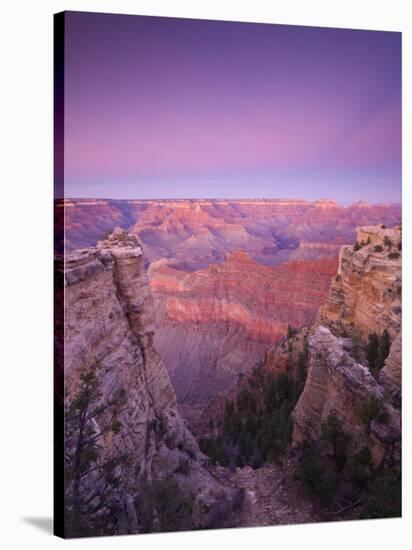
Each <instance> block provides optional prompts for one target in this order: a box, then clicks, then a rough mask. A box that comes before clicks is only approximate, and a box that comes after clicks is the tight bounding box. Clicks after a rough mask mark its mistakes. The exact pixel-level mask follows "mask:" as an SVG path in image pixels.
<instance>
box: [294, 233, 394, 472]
mask: <svg viewBox="0 0 412 550" xmlns="http://www.w3.org/2000/svg"><path fill="white" fill-rule="evenodd" d="M400 251H401V230H400V227H399V226H398V227H396V228H393V229H385V228H383V227H382V226H376V227H364V228H361V229H359V231H358V234H357V243H356V244H355V246H346V247H343V249H342V250H341V254H340V264H339V270H338V274H337V276H336V277H335V280H334V282H333V284H332V287H331V290H330V293H329V295H328V297H327V299H326V301H325V303H324V305H323V306H322V307H321V309H320V313H319V316H318V320H317V322H316V323H315V325H314V326H313V327H312V329H311V336H310V338H309V351H310V359H309V371H308V376H307V380H306V384H305V387H304V390H303V392H302V395H301V397H300V399H299V401H298V403H297V405H296V408H295V410H294V413H293V419H294V435H293V437H294V440H295V442H300V441H302V440H304V439H305V440H309V441H317V440H319V439H320V435H321V427H322V424H324V423H325V421H326V419H327V418H328V415H329V414H330V413H331V412H332V411H334V412H335V413H336V414H337V416H338V418H339V420H340V421H341V423H342V426H343V427H344V430H345V433H346V434H347V435H348V436H350V437H351V441H352V452H355V451H356V450H359V449H360V448H361V447H364V446H368V447H369V448H370V450H371V452H372V456H373V458H374V461H375V464H381V463H382V462H383V461H387V462H389V463H391V464H395V465H397V466H399V464H400V408H399V406H400V394H401V387H400V383H401V336H400V334H401V302H400V288H401V252H400ZM385 330H386V331H387V332H388V333H389V335H390V337H391V342H392V344H391V348H390V352H389V355H388V357H387V359H386V362H385V365H384V367H383V369H382V370H381V371H380V372H379V373H378V374H377V375H376V374H375V377H374V376H373V375H372V373H371V371H370V369H369V368H368V365H367V362H366V360H365V357H364V356H363V355H362V354H361V353H359V342H362V341H363V342H366V341H367V338H368V335H369V334H371V333H373V332H375V333H377V335H382V334H383V332H384V331H385ZM371 400H372V401H371ZM370 402H373V403H377V404H378V405H377V407H378V408H379V409H380V412H379V411H376V412H375V418H373V420H372V421H371V423H370V426H369V425H365V415H364V414H363V413H362V410H364V407H365V403H370Z"/></svg>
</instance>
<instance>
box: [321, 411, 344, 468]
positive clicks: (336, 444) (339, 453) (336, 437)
mask: <svg viewBox="0 0 412 550" xmlns="http://www.w3.org/2000/svg"><path fill="white" fill-rule="evenodd" d="M321 437H322V439H323V440H324V441H325V442H326V443H327V444H329V445H330V446H331V447H332V452H333V458H334V460H335V464H336V466H337V468H338V470H341V469H342V468H343V466H344V464H345V462H346V445H347V443H348V437H347V436H346V434H345V432H344V431H343V428H342V424H341V422H340V420H339V418H338V416H337V414H336V411H331V412H330V413H329V416H328V418H327V420H326V422H325V423H324V424H322V427H321Z"/></svg>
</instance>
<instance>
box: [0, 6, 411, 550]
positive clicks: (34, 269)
mask: <svg viewBox="0 0 412 550" xmlns="http://www.w3.org/2000/svg"><path fill="white" fill-rule="evenodd" d="M408 4H411V2H410V1H408V0H404V1H401V0H399V1H398V0H390V1H389V0H386V1H384V2H383V1H381V0H371V1H369V0H357V1H352V0H329V1H328V0H325V1H321V0H306V1H305V0H301V1H297V0H282V1H281V2H278V1H275V0H274V1H266V2H264V1H259V0H249V1H247V2H246V1H243V0H236V1H234V0H233V1H230V0H219V1H215V0H203V1H193V0H192V1H190V0H186V1H183V0H181V1H180V0H169V1H167V0H165V1H156V0H152V1H138V0H136V1H122V0H111V1H109V0H100V1H97V0H95V1H92V0H84V1H71V0H66V1H60V0H58V1H51V0H41V1H40V2H36V1H33V0H31V1H30V0H28V1H18V0H14V1H13V0H8V2H7V3H6V2H3V3H2V10H1V12H0V40H1V44H0V56H1V63H0V98H1V100H0V131H1V134H0V135H1V149H0V151H1V162H0V169H1V172H2V177H1V179H0V185H1V191H0V209H1V211H0V221H1V231H0V259H1V267H0V277H1V282H0V291H1V297H0V335H1V337H2V338H1V346H0V368H1V371H0V405H1V411H0V449H1V450H0V461H1V465H0V508H1V510H0V545H1V546H2V548H5V549H7V550H9V549H13V548H35V549H37V548H42V549H43V548H45V549H48V548H56V547H61V546H62V545H70V546H71V547H76V548H90V549H95V548H132V547H134V548H135V547H137V546H138V547H139V548H142V549H146V548H147V549H148V548H152V549H158V548H162V547H164V546H165V545H167V547H168V548H172V549H174V548H179V549H186V548H193V546H195V547H196V548H197V549H199V550H202V549H206V548H207V549H209V548H210V547H211V546H213V547H216V548H218V547H221V546H225V547H230V546H233V547H234V546H236V547H237V548H240V549H243V548H248V549H250V548H253V547H255V548H268V547H273V546H275V547H277V548H280V547H283V548H288V550H289V549H291V548H292V549H293V548H300V547H304V548H308V547H312V546H316V548H317V549H323V548H325V549H326V548H328V549H331V548H333V549H334V550H335V549H336V550H338V549H341V548H345V549H346V550H347V549H348V548H349V549H350V548H353V549H355V548H356V549H358V548H360V549H369V548H370V549H372V548H373V549H380V548H385V549H390V548H394V547H396V548H397V549H398V548H405V547H406V546H407V542H406V541H407V535H408V534H409V536H411V534H412V533H411V532H410V531H411V529H410V527H411V523H410V519H411V513H410V510H411V505H410V500H409V499H410V490H409V488H410V483H409V481H410V480H409V478H410V476H409V475H408V472H407V457H408V456H410V453H409V452H408V450H409V449H408V447H410V445H409V441H407V443H408V445H406V444H405V443H406V438H405V437H404V468H403V472H404V480H405V482H406V486H407V491H406V490H405V491H404V495H405V496H406V503H405V504H404V518H403V519H399V520H380V521H362V522H352V523H335V524H323V525H322V524H318V525H304V526H291V527H270V528H261V529H238V530H227V531H213V532H196V533H181V534H170V535H145V536H127V537H116V538H111V539H110V538H107V539H101V538H100V539H88V540H87V539H82V540H77V541H66V542H65V541H62V540H60V539H57V538H55V537H52V536H51V535H50V531H47V529H45V526H47V525H51V514H52V263H51V261H52V230H53V227H52V175H53V174H52V166H53V157H52V151H53V141H52V105H53V102H52V14H53V13H54V12H58V11H62V10H64V9H71V10H85V11H108V12H110V11H111V12H120V13H122V12H123V13H136V14H148V15H169V16H185V17H200V18H213V19H228V20H239V21H241V20H244V21H247V20H249V21H265V22H273V23H291V24H306V25H319V26H338V27H355V28H365V29H380V30H396V31H402V32H403V58H404V59H403V62H404V88H403V97H404V110H403V114H404V178H403V179H404V232H405V231H406V232H407V237H406V234H405V233H404V258H405V256H408V257H409V260H410V254H409V237H410V208H411V201H410V195H411V193H410V189H409V188H410V183H411V171H410V162H409V158H408V154H409V155H410V152H411V141H410V130H411V125H410V113H411V109H410V103H411V101H412V93H411V85H410V84H411V70H410V69H411V55H410V54H411V51H412V45H411V21H412V17H411V16H410V14H408ZM407 69H408V70H407ZM410 275H411V270H410V261H409V262H406V261H405V262H404V281H406V279H408V278H409V279H410ZM409 287H410V285H407V283H406V282H404V310H405V311H406V312H407V311H408V310H409V311H411V304H410V301H411V300H410V292H409ZM409 319H410V316H409V315H408V314H407V313H405V320H404V329H405V331H404V333H405V339H404V347H405V350H404V407H405V412H404V428H405V427H406V426H407V425H408V422H407V418H406V414H407V413H408V412H410V410H411V407H410V406H408V399H409V397H410V394H411V392H410V387H411V386H410V381H411V377H410V375H409V373H408V370H410V367H411V368H412V365H411V364H410V358H411V353H410V345H409V344H410V342H409V341H408V339H407V338H406V336H409V339H410V334H411V333H410V322H409ZM408 497H409V499H408ZM408 500H409V504H408ZM39 525H40V526H39ZM410 540H412V537H410ZM409 544H411V543H410V542H409ZM409 547H410V546H409Z"/></svg>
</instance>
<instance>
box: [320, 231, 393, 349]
mask: <svg viewBox="0 0 412 550" xmlns="http://www.w3.org/2000/svg"><path fill="white" fill-rule="evenodd" d="M357 243H358V245H357V246H345V247H342V249H341V252H340V257H339V271H338V274H337V276H336V277H335V279H334V281H333V283H332V287H331V291H330V293H329V295H328V297H327V299H326V301H325V303H324V305H323V306H322V308H321V310H320V314H319V321H320V322H321V323H323V324H326V325H328V326H331V327H333V328H334V329H335V330H336V331H340V332H344V331H345V330H346V331H353V330H356V331H358V332H359V333H360V334H361V335H362V336H363V337H366V336H367V335H368V334H369V333H370V332H377V333H378V334H381V333H382V332H383V331H384V330H385V329H387V330H388V332H389V333H390V335H391V337H392V339H395V338H396V337H397V336H398V335H399V333H400V327H401V315H400V311H401V310H400V308H401V283H402V271H401V259H402V258H401V250H400V248H401V244H400V243H401V230H400V227H399V226H397V227H394V228H390V229H386V228H382V227H381V226H375V227H363V228H361V229H359V231H358V233H357Z"/></svg>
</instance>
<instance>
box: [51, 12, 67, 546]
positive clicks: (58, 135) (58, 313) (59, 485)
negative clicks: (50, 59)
mask: <svg viewBox="0 0 412 550" xmlns="http://www.w3.org/2000/svg"><path fill="white" fill-rule="evenodd" d="M64 29H65V14H64V13H58V14H55V15H54V44H53V46H54V422H53V432H54V472H53V476H54V505H53V508H54V510H53V512H54V534H55V535H57V536H59V537H64V437H63V435H64V407H63V402H64V364H63V362H64V359H63V357H64V353H63V352H64V349H63V341H64V339H63V319H64V299H63V298H64V286H63V252H64V251H63V242H64V40H65V33H64Z"/></svg>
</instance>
